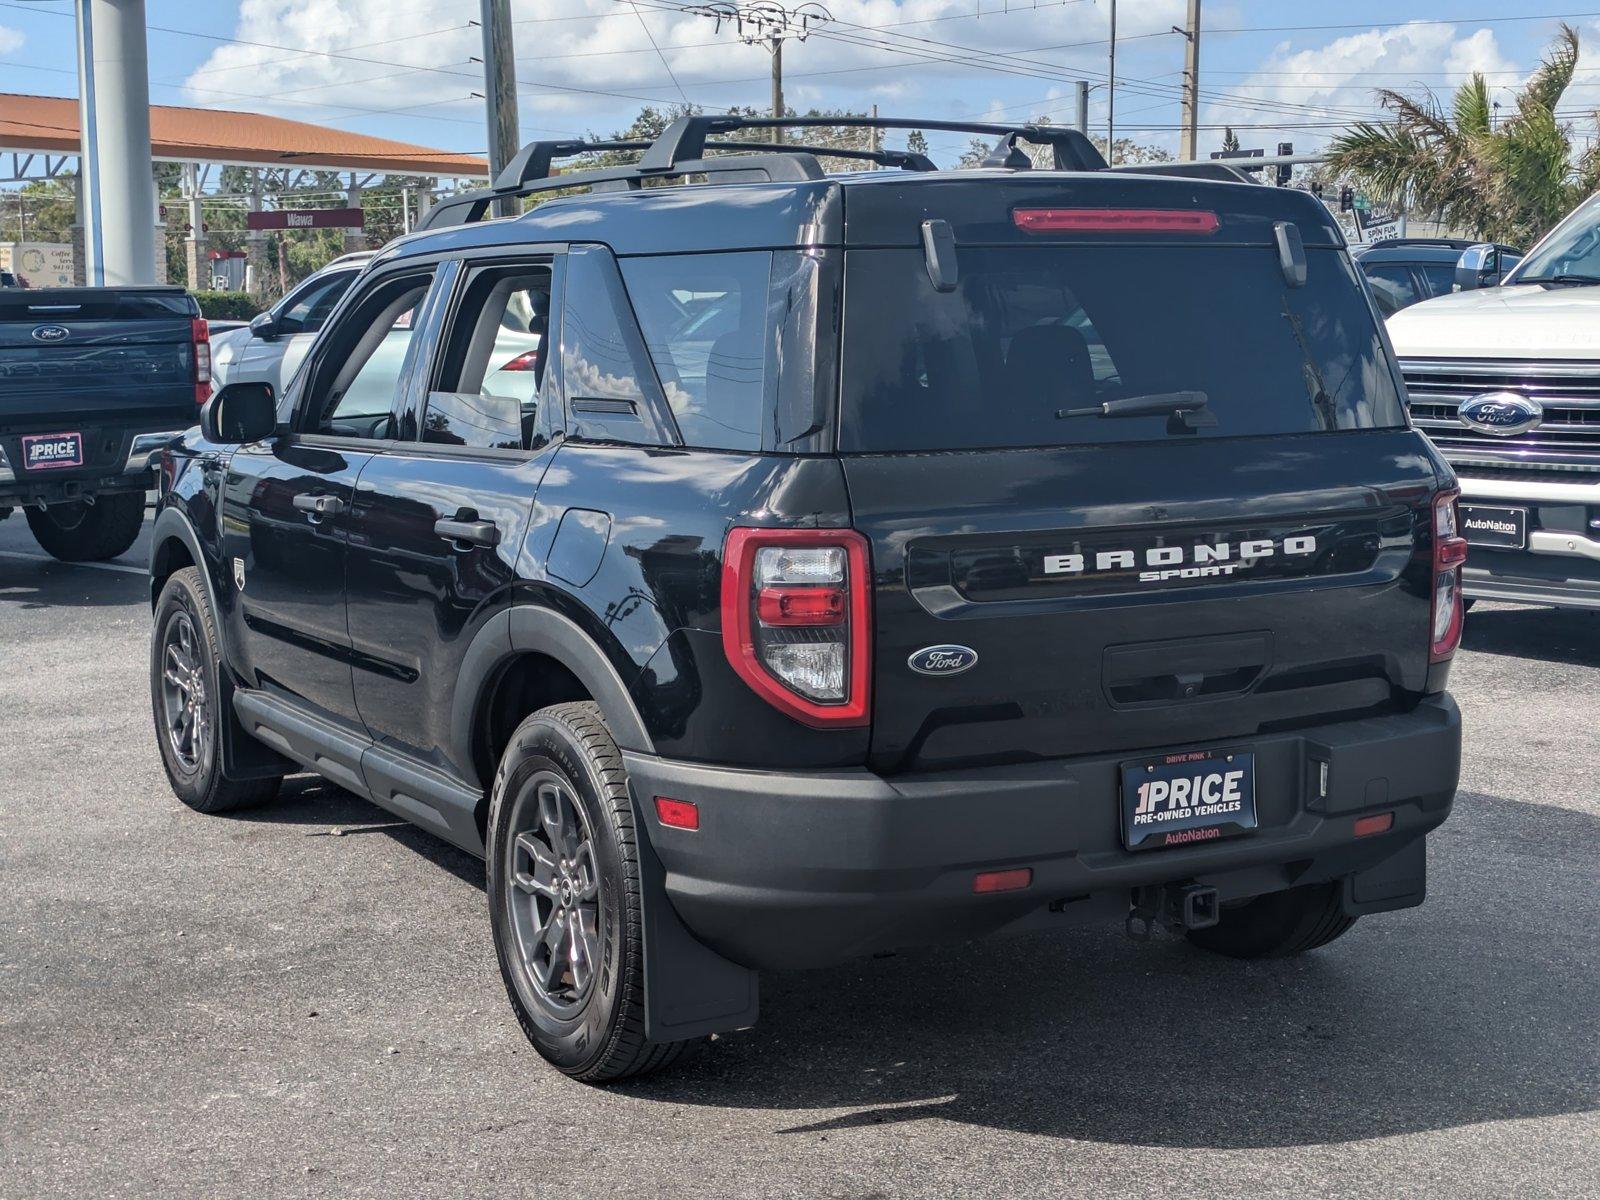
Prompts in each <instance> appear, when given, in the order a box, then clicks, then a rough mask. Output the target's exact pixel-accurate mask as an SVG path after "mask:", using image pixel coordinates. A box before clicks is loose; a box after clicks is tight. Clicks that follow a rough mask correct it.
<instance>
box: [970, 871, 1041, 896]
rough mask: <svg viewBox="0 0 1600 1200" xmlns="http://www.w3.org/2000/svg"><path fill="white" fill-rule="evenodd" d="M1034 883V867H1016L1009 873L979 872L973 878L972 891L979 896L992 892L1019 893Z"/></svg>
mask: <svg viewBox="0 0 1600 1200" xmlns="http://www.w3.org/2000/svg"><path fill="white" fill-rule="evenodd" d="M1032 882H1033V868H1032V867H1015V868H1013V869H1012V870H1009V871H979V872H978V873H977V874H976V875H974V876H973V877H972V890H973V891H975V892H977V893H978V894H979V895H986V894H988V893H990V892H1017V891H1021V890H1022V889H1023V888H1025V887H1027V886H1028V885H1029V884H1031V883H1032Z"/></svg>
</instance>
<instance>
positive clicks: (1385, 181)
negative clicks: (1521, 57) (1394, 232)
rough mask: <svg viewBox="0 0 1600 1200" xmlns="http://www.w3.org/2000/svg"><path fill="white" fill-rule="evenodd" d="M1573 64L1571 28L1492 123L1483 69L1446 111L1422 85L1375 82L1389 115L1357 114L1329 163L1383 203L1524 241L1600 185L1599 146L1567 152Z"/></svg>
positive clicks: (1481, 234) (1476, 232)
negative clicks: (1368, 117) (1565, 100)
mask: <svg viewBox="0 0 1600 1200" xmlns="http://www.w3.org/2000/svg"><path fill="white" fill-rule="evenodd" d="M1577 65H1578V31H1577V30H1576V29H1573V28H1572V26H1570V25H1566V24H1563V25H1562V26H1561V32H1560V34H1559V35H1558V36H1557V38H1556V42H1555V44H1554V45H1553V46H1552V47H1551V48H1550V50H1549V52H1548V53H1547V54H1546V55H1545V59H1544V61H1543V63H1541V64H1540V66H1539V69H1538V70H1537V71H1535V72H1534V73H1533V76H1532V77H1531V78H1530V79H1529V80H1528V82H1527V84H1526V85H1525V86H1524V87H1523V89H1522V92H1521V94H1520V95H1518V96H1517V101H1516V111H1515V113H1513V114H1512V115H1511V116H1510V117H1507V118H1505V119H1503V120H1501V121H1500V122H1498V124H1497V123H1496V122H1495V120H1494V118H1493V109H1492V107H1491V105H1490V100H1489V86H1488V84H1487V83H1485V82H1484V78H1483V76H1482V75H1481V74H1476V73H1475V74H1473V76H1472V77H1471V78H1470V79H1468V80H1467V82H1466V83H1464V84H1462V85H1461V87H1459V88H1458V89H1457V90H1456V93H1455V96H1454V97H1453V98H1452V99H1451V103H1450V108H1449V111H1448V112H1446V111H1445V110H1444V109H1443V108H1442V107H1441V106H1440V104H1439V102H1438V101H1437V100H1436V99H1435V98H1434V96H1433V95H1432V93H1428V94H1426V95H1424V96H1422V97H1420V98H1413V97H1411V96H1407V95H1405V94H1403V93H1401V92H1396V91H1391V90H1389V89H1387V88H1385V89H1382V90H1380V91H1379V92H1378V100H1379V103H1380V104H1382V106H1383V107H1384V108H1385V109H1387V110H1388V111H1389V112H1391V113H1393V114H1394V117H1393V119H1392V120H1391V121H1387V122H1383V123H1378V122H1366V121H1363V122H1360V123H1358V124H1356V125H1354V126H1352V127H1351V129H1350V131H1349V132H1348V133H1345V134H1341V135H1340V136H1339V137H1337V138H1335V139H1334V141H1333V143H1332V145H1331V147H1330V156H1329V166H1330V167H1331V168H1332V169H1333V171H1334V172H1336V173H1338V174H1340V175H1344V176H1347V177H1349V178H1351V179H1352V180H1353V181H1354V182H1355V183H1356V184H1357V185H1358V186H1359V187H1360V188H1361V189H1362V190H1363V191H1365V192H1367V193H1368V194H1370V195H1372V196H1373V197H1374V198H1376V199H1378V200H1381V201H1383V202H1385V203H1390V204H1398V205H1402V206H1404V207H1405V208H1408V209H1412V210H1416V211H1421V212H1425V213H1429V214H1431V215H1433V216H1435V217H1437V219H1438V220H1439V221H1441V222H1442V223H1443V224H1445V225H1449V226H1453V227H1455V228H1457V229H1461V230H1464V231H1466V232H1468V233H1469V234H1471V235H1472V236H1473V237H1477V238H1482V239H1483V240H1485V241H1499V242H1509V243H1511V244H1513V245H1521V246H1529V245H1532V244H1533V242H1534V241H1535V240H1536V239H1537V238H1538V237H1539V236H1540V235H1541V234H1543V233H1544V232H1545V230H1547V229H1549V228H1550V227H1551V226H1552V225H1554V224H1555V223H1556V222H1557V221H1558V220H1560V219H1561V218H1562V217H1563V216H1565V215H1566V213H1567V212H1568V211H1569V210H1571V208H1572V207H1573V205H1575V204H1576V203H1577V202H1578V201H1579V200H1580V199H1582V198H1583V197H1585V196H1587V195H1588V194H1589V193H1591V192H1593V191H1595V190H1596V188H1597V187H1600V151H1597V150H1596V149H1595V148H1594V147H1591V148H1590V149H1588V150H1585V151H1584V152H1583V153H1581V154H1578V155H1574V153H1573V149H1572V137H1571V133H1572V130H1571V126H1570V125H1565V124H1562V123H1561V121H1560V120H1558V119H1557V116H1556V110H1557V106H1558V105H1559V103H1560V101H1561V96H1562V94H1563V93H1564V92H1565V91H1566V90H1567V86H1568V85H1569V84H1570V83H1571V82H1572V74H1573V71H1574V70H1575V69H1576V67H1577Z"/></svg>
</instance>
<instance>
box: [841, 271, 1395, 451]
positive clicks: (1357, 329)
mask: <svg viewBox="0 0 1600 1200" xmlns="http://www.w3.org/2000/svg"><path fill="white" fill-rule="evenodd" d="M1306 258H1307V260H1308V263H1309V267H1308V279H1307V282H1306V285H1305V286H1304V287H1298V288H1291V287H1288V286H1287V285H1286V284H1285V283H1284V279H1283V274H1282V270H1281V268H1280V267H1279V265H1278V258H1277V254H1276V252H1275V251H1274V250H1273V249H1272V248H1271V247H1269V246H1226V245H1223V246H1215V247H1212V246H1204V247H1200V246H1177V245H1170V244H1168V245H1160V246H1154V245H1106V244H1085V245H1080V246H1060V245H1056V246H1036V247H1035V246H1030V247H1026V248H1024V247H994V248H981V247H971V248H967V247H963V248H961V249H960V251H959V253H958V261H959V268H960V282H959V284H958V285H957V287H956V288H955V290H953V291H949V292H938V291H935V290H934V288H933V286H932V284H931V283H930V282H929V279H928V270H927V265H926V262H925V260H924V256H923V253H922V251H921V250H910V249H906V250H851V251H847V252H846V255H845V301H844V336H843V352H842V360H841V368H840V373H841V386H840V392H841V411H840V426H839V446H840V449H842V450H847V451H886V450H965V449H990V448H998V447H1021V446H1052V445H1075V444H1086V443H1102V442H1125V441H1144V440H1151V439H1160V438H1164V437H1171V436H1198V437H1240V436H1250V435H1257V434H1286V433H1309V432H1316V431H1318V430H1337V429H1357V428H1369V427H1398V426H1403V425H1404V424H1405V415H1404V410H1403V408H1402V405H1401V398H1400V395H1399V390H1398V388H1397V386H1396V384H1395V380H1394V374H1393V371H1392V369H1391V366H1390V363H1389V359H1388V356H1387V354H1386V352H1385V350H1384V347H1383V343H1382V339H1381V337H1380V335H1379V332H1378V329H1377V327H1376V324H1375V323H1374V321H1373V317H1372V310H1371V308H1370V306H1369V305H1368V304H1367V301H1366V297H1365V296H1364V295H1363V293H1362V291H1361V287H1360V284H1359V282H1358V280H1357V278H1356V275H1355V273H1354V268H1353V267H1352V266H1351V264H1350V262H1349V259H1348V258H1346V257H1345V255H1343V254H1342V253H1340V252H1339V251H1337V250H1334V249H1331V248H1330V249H1309V248H1308V250H1307V253H1306ZM1172 393H1199V394H1200V395H1201V396H1203V397H1204V400H1205V404H1206V408H1207V410H1208V417H1209V418H1214V420H1208V421H1207V422H1205V423H1199V422H1186V423H1184V424H1183V425H1182V426H1181V427H1180V428H1179V429H1178V430H1177V431H1176V432H1174V431H1173V429H1172V428H1171V425H1170V415H1169V414H1170V409H1163V410H1162V411H1160V412H1156V413H1152V414H1151V415H1141V416H1125V417H1103V416H1098V415H1094V414H1096V413H1098V412H1099V411H1100V406H1101V405H1103V404H1104V403H1105V402H1107V401H1112V400H1127V401H1129V402H1130V403H1135V402H1136V401H1138V400H1141V399H1144V398H1149V397H1165V396H1168V395H1170V394H1172ZM1135 407H1137V404H1136V403H1135ZM1158 407H1159V406H1158ZM1084 410H1089V411H1088V412H1087V413H1086V412H1085V411H1084Z"/></svg>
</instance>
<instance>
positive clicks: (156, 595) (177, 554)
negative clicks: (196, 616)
mask: <svg viewBox="0 0 1600 1200" xmlns="http://www.w3.org/2000/svg"><path fill="white" fill-rule="evenodd" d="M184 567H199V568H200V579H201V583H202V585H203V586H204V587H205V589H206V599H207V600H209V601H211V611H212V612H214V613H217V614H219V615H220V614H221V612H222V609H221V607H220V606H219V605H218V604H217V595H216V590H215V586H214V584H215V581H214V580H213V578H212V574H211V569H210V565H209V564H208V563H207V562H206V558H205V553H204V551H203V550H202V549H201V547H200V538H199V535H197V534H196V533H195V531H194V526H193V525H191V524H190V523H189V520H188V518H187V517H185V516H184V515H183V514H182V513H180V512H179V511H178V510H177V509H175V508H167V509H163V510H162V512H161V515H160V516H158V517H157V518H156V523H155V527H154V528H153V529H152V530H151V535H150V610H151V611H152V612H154V611H155V607H156V602H157V601H158V600H160V599H161V589H162V588H163V587H165V586H166V583H167V580H168V579H171V578H172V576H173V574H174V573H175V572H178V571H181V570H183V568H184Z"/></svg>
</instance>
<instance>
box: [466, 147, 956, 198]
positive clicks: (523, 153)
mask: <svg viewBox="0 0 1600 1200" xmlns="http://www.w3.org/2000/svg"><path fill="white" fill-rule="evenodd" d="M653 144H654V143H652V142H650V141H646V140H624V141H599V142H579V141H551V142H529V143H528V144H527V145H526V146H524V147H523V148H522V149H521V150H518V151H517V153H516V154H515V156H513V157H512V159H511V161H510V162H508V163H507V164H506V166H505V169H504V170H502V171H501V172H500V174H499V175H498V176H497V177H496V178H495V181H494V183H493V184H492V185H491V190H492V191H493V192H494V193H495V194H496V195H497V196H507V195H512V194H514V193H515V192H516V190H517V189H518V188H520V187H522V186H523V185H525V184H528V183H532V182H533V181H534V180H536V179H548V178H549V177H550V173H551V171H553V170H554V169H555V162H556V160H557V159H561V158H576V157H578V156H580V155H583V154H595V153H603V152H606V151H629V150H632V151H639V152H643V151H646V150H648V149H650V147H651V146H652V145H653ZM704 148H705V149H706V150H737V151H756V152H759V153H768V154H770V153H783V154H811V155H814V156H816V157H818V158H842V159H849V160H851V161H859V162H871V163H876V164H878V165H879V166H882V167H899V168H900V169H901V170H906V171H933V170H936V169H937V168H936V167H935V166H934V165H933V162H932V161H931V160H930V159H929V158H927V157H926V156H925V155H922V154H917V153H915V152H913V151H909V150H866V149H845V148H840V147H834V146H802V145H791V144H789V143H785V142H728V141H716V142H706V143H705V147H704Z"/></svg>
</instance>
